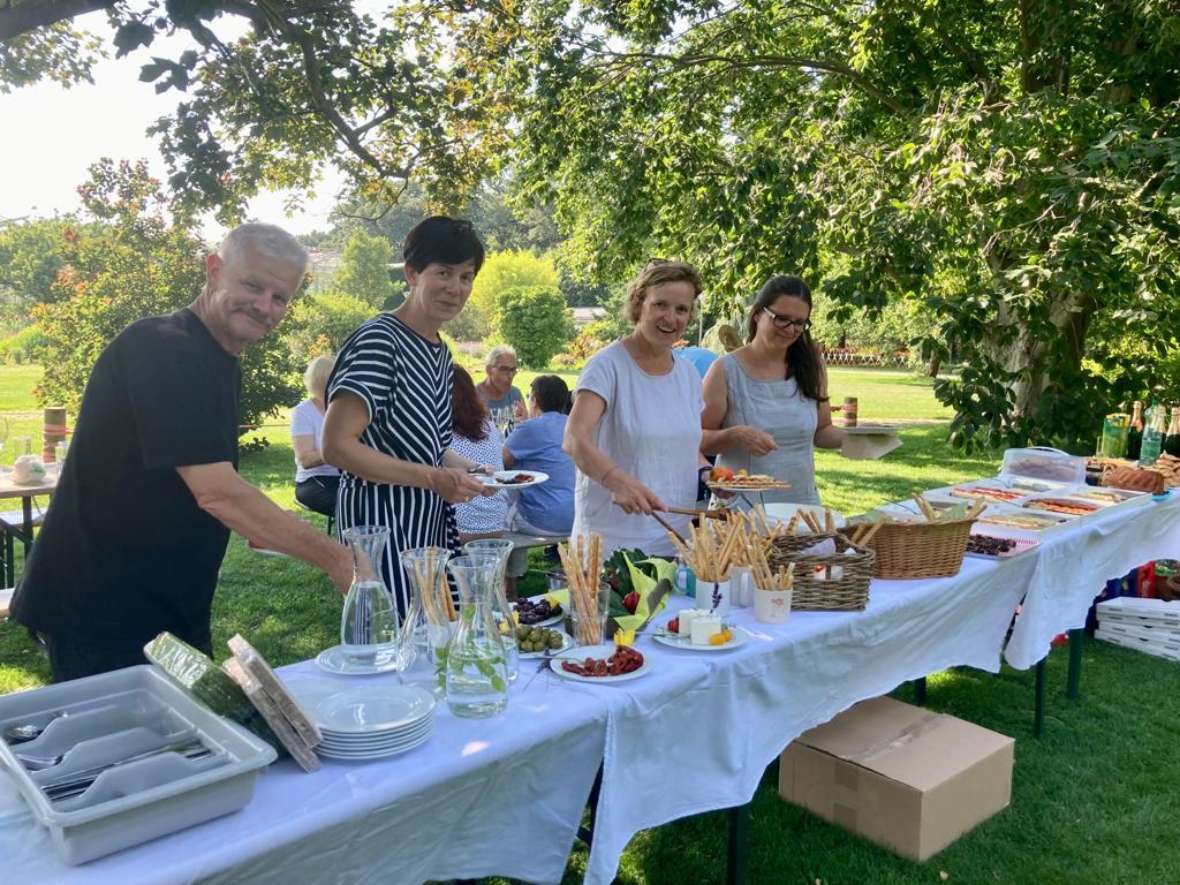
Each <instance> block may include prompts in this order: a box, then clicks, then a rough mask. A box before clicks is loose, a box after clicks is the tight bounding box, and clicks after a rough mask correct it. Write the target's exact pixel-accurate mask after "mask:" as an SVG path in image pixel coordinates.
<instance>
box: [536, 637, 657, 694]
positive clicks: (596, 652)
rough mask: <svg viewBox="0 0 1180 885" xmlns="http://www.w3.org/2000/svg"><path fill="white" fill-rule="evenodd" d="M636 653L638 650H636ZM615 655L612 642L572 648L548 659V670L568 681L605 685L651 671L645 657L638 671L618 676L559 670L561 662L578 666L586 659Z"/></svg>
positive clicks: (624, 680) (649, 662)
mask: <svg viewBox="0 0 1180 885" xmlns="http://www.w3.org/2000/svg"><path fill="white" fill-rule="evenodd" d="M636 650H637V651H638V649H636ZM614 653H615V644H614V643H613V642H604V643H602V644H601V645H584V646H582V647H580V648H572V649H570V650H569V651H567V652H563V653H562V654H560V655H557V656H555V657H552V658H550V659H549V669H550V670H552V671H553V672H554V673H556V674H557V675H558V676H560V677H561V678H562V679H570V680H573V681H574V682H589V683H592V684H595V685H597V684H599V683H607V682H626V681H628V680H629V679H638V678H639V677H640V676H642V675H643V674H644V673H646V672H647V671H648V670H650V669H651V658H650V657H648V656H647V655H644V657H643V664H642V665H641V666H640V668H639V669H638V670H632V671H631V672H630V673H623V674H622V675H620V676H579V675H578V674H577V673H567V672H566V671H565V670H563V669H561V662H562V661H576V662H578V663H579V664H580V663H581V662H582V661H584V660H586V658H602V659H604V660H605V659H606V658H609V657H610V656H611V655H612V654H614Z"/></svg>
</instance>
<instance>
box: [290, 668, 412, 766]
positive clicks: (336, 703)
mask: <svg viewBox="0 0 1180 885" xmlns="http://www.w3.org/2000/svg"><path fill="white" fill-rule="evenodd" d="M304 685H306V684H303V685H300V684H295V685H292V686H291V689H292V694H294V695H295V696H296V698H297V699H298V700H299V701H300V702H302V703H303V705H304V708H305V709H306V710H307V714H308V715H309V716H310V717H311V719H312V720H313V721H314V722H315V723H316V725H318V726H319V727H320V732H321V733H322V734H323V741H322V742H321V743H320V745H319V746H317V747H316V748H315V749H316V752H317V753H319V754H320V755H321V756H325V757H327V758H329V759H353V760H363V759H380V758H382V757H383V756H393V755H394V754H396V753H404V752H406V751H407V750H412V749H413V748H414V747H416V746H418V745H419V744H421V743H423V742H424V741H425V740H426V739H427V738H429V737H430V732H431V730H432V729H433V728H434V703H435V701H434V695H433V694H431V693H430V692H428V691H426V690H425V689H422V688H418V687H417V686H414V685H389V684H380V683H375V684H372V685H357V686H348V687H347V688H340V689H336V690H324V687H323V685H322V684H320V685H316V686H315V687H314V688H312V686H310V685H308V686H307V688H308V689H311V690H304V691H300V690H299V689H301V688H303V687H304Z"/></svg>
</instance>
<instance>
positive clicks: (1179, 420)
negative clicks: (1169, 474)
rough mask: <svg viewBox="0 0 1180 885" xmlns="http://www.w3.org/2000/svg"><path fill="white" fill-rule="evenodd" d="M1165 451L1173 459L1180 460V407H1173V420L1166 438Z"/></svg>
mask: <svg viewBox="0 0 1180 885" xmlns="http://www.w3.org/2000/svg"><path fill="white" fill-rule="evenodd" d="M1164 451H1165V452H1167V453H1168V454H1169V455H1171V456H1172V457H1173V458H1180V406H1172V420H1171V421H1170V422H1169V424H1168V433H1167V435H1166V436H1165V437H1164Z"/></svg>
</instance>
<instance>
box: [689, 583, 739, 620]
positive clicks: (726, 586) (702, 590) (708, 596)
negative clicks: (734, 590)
mask: <svg viewBox="0 0 1180 885" xmlns="http://www.w3.org/2000/svg"><path fill="white" fill-rule="evenodd" d="M731 586H732V585H731V584H730V582H729V580H728V579H726V580H724V581H702V580H701V579H700V577H699V576H698V577H697V595H696V600H697V606H696V607H697V608H703V609H704V610H705V611H711V612H713V613H714V614H716V615H718V616H719V617H725V616H726V615H727V614H729V605H730V598H731V597H730V588H731ZM714 592H716V594H717V597H718V598H717V599H716V600H714V598H713V597H714ZM714 602H716V604H714Z"/></svg>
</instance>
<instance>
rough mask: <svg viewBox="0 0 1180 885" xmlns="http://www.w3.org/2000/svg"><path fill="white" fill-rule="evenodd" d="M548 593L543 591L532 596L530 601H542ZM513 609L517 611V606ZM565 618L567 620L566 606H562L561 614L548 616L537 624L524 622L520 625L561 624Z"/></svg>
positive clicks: (543, 625) (549, 625)
mask: <svg viewBox="0 0 1180 885" xmlns="http://www.w3.org/2000/svg"><path fill="white" fill-rule="evenodd" d="M548 595H549V594H548V593H542V594H540V595H538V596H530V597H529V602H540V601H541V600H542V599H544V598H545V597H546V596H548ZM512 610H513V611H516V606H513V607H512ZM564 620H565V606H562V608H561V614H559V615H554V616H553V617H551V618H546V619H545V620H543V621H537V623H535V624H524V623H522V624H521V625H520V626H522V627H552V626H553V625H554V624H560V623H561V622H562V621H564Z"/></svg>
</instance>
